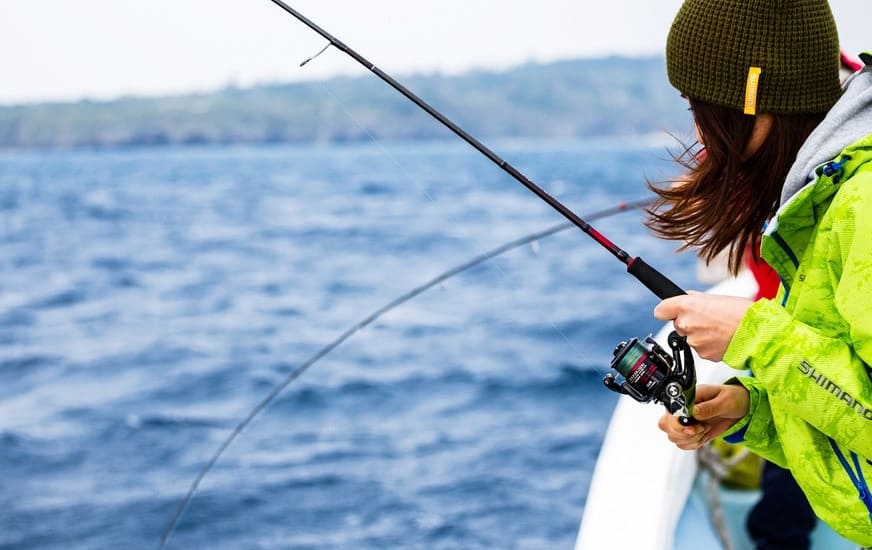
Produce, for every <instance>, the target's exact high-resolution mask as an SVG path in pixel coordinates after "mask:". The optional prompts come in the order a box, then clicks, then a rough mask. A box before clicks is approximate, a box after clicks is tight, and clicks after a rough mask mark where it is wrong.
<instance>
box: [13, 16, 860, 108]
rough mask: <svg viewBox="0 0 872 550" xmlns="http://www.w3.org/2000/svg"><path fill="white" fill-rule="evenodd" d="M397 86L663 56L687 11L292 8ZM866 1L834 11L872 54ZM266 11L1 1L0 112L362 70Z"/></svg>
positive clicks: (846, 40) (851, 37)
mask: <svg viewBox="0 0 872 550" xmlns="http://www.w3.org/2000/svg"><path fill="white" fill-rule="evenodd" d="M286 1H287V2H288V3H289V4H290V5H291V6H292V7H294V8H295V9H297V10H298V11H300V12H302V13H303V14H304V15H305V16H307V17H308V18H309V19H311V20H313V21H314V22H315V23H316V24H318V25H320V26H321V27H322V28H324V29H326V30H327V31H328V32H330V33H332V34H333V35H334V36H335V37H337V38H338V39H340V40H342V41H343V42H345V43H346V44H347V45H348V46H349V47H351V48H353V49H355V50H357V51H358V52H359V53H360V54H362V55H363V56H364V57H366V58H367V59H369V60H370V61H372V62H373V63H375V64H376V65H378V66H379V67H380V68H381V69H383V70H385V71H386V72H388V73H389V74H391V75H394V76H398V75H407V74H411V73H421V72H425V73H432V72H442V73H458V72H463V71H466V70H470V69H502V68H508V67H512V66H515V65H519V64H522V63H525V62H530V61H538V62H547V61H553V60H557V59H570V58H579V57H596V56H603V55H610V54H618V55H662V53H663V50H664V45H665V42H666V35H667V33H668V30H669V25H670V23H671V21H672V18H673V17H674V15H675V12H676V11H677V10H678V8H679V6H680V5H681V0H527V1H524V2H521V1H519V0H438V1H436V0H369V1H363V0H286ZM868 2H869V0H830V5H831V6H832V9H833V13H834V15H835V18H836V22H837V24H838V25H839V29H840V35H841V40H842V44H843V46H844V48H845V49H846V50H847V51H849V52H853V53H857V52H859V51H862V50H863V49H867V50H869V49H872V39H869V38H868V36H870V34H869V30H868V26H869V25H868V21H869V18H868V16H867V15H868V13H864V11H868ZM325 44H326V41H325V40H324V39H323V38H321V37H319V36H318V35H317V34H315V33H314V32H313V31H311V30H310V29H308V28H307V27H305V26H304V25H303V24H302V23H300V22H298V21H297V20H296V19H294V18H292V17H291V16H290V15H288V14H286V13H285V12H284V11H283V10H282V9H281V8H279V7H278V6H276V5H275V4H273V2H271V1H270V0H147V1H143V0H139V1H133V0H40V1H36V0H0V75H2V77H0V78H2V79H0V104H4V105H10V104H20V103H36V102H43V101H75V100H79V99H85V98H87V99H93V100H103V99H112V98H116V97H120V96H125V95H139V96H142V95H166V94H174V93H185V92H198V91H208V90H213V89H216V88H221V87H224V86H228V85H236V86H250V85H254V84H260V83H268V82H291V81H299V80H315V79H321V78H325V77H327V76H333V75H338V74H344V75H362V74H366V73H367V71H366V70H365V69H363V67H361V66H360V65H358V64H357V63H355V62H354V61H353V60H352V59H350V58H349V57H347V56H346V55H344V54H342V53H340V52H339V51H337V50H336V49H335V48H330V49H328V50H327V51H326V52H325V53H324V54H323V55H321V56H320V57H318V58H317V59H316V60H314V61H312V62H311V63H309V64H307V65H306V66H305V67H302V68H301V67H300V66H299V64H300V62H301V61H303V60H304V59H306V58H307V57H309V56H311V55H313V54H315V53H317V52H318V50H320V49H321V48H322V47H323V46H324V45H325Z"/></svg>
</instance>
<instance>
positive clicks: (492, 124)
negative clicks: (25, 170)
mask: <svg viewBox="0 0 872 550" xmlns="http://www.w3.org/2000/svg"><path fill="white" fill-rule="evenodd" d="M397 79H398V80H400V81H401V82H402V83H403V84H404V85H406V86H407V87H408V88H409V89H411V90H413V91H414V92H415V93H416V94H417V95H419V96H420V97H421V98H422V99H424V100H425V101H427V102H428V103H430V104H431V105H433V106H434V107H435V108H436V109H438V110H440V111H442V112H443V113H445V115H446V116H448V117H449V118H451V119H452V120H454V121H455V122H457V123H458V124H459V125H461V126H462V127H463V128H465V129H466V130H467V131H469V132H470V133H472V134H473V135H475V136H479V137H482V138H496V137H500V138H515V137H517V138H538V137H543V138H567V137H586V136H615V135H636V134H646V133H653V132H662V131H680V130H682V129H684V128H685V127H686V126H687V125H688V124H689V119H688V116H687V113H686V111H685V110H686V105H685V104H684V102H683V101H682V100H681V98H680V97H679V96H678V94H677V93H676V92H675V91H674V89H673V88H671V87H670V86H669V84H668V82H667V81H666V78H665V69H664V67H663V59H662V58H660V57H648V58H624V57H611V58H602V59H585V60H573V61H560V62H554V63H548V64H527V65H523V66H520V67H517V68H514V69H511V70H506V71H501V72H490V71H474V72H469V73H465V74H462V75H457V76H445V75H440V74H428V75H409V76H403V75H397ZM448 136H449V131H448V130H447V129H445V128H444V127H442V125H440V124H439V123H438V122H436V121H434V120H433V119H432V118H431V117H430V116H429V115H427V114H426V113H424V112H423V111H421V110H420V109H419V108H418V107H416V106H415V105H413V104H412V103H411V102H409V101H408V100H407V99H405V98H404V97H402V96H401V95H400V94H398V93H397V92H396V91H395V90H393V89H391V88H390V87H389V86H387V85H386V84H385V83H384V82H382V81H381V80H379V79H378V78H376V77H375V76H373V75H365V76H360V77H337V78H331V79H329V80H324V81H318V82H305V83H293V84H271V85H260V86H254V87H251V88H235V87H229V88H225V89H223V90H219V91H215V92H212V93H204V94H191V95H179V96H169V97H149V98H146V97H142V98H140V97H131V98H121V99H117V100H113V101H102V102H95V101H79V102H75V103H46V104H36V105H13V106H0V148H69V147H123V146H142V145H166V144H231V143H234V144H235V143H304V142H341V141H355V140H366V139H371V138H373V137H374V138H376V139H382V140H393V139H440V138H446V137H448Z"/></svg>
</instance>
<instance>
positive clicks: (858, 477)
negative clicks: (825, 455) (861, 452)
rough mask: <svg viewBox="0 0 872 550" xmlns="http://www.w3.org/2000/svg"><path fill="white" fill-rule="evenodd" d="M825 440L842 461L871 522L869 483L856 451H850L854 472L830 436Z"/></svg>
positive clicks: (871, 510) (871, 496)
mask: <svg viewBox="0 0 872 550" xmlns="http://www.w3.org/2000/svg"><path fill="white" fill-rule="evenodd" d="M827 440H829V442H830V447H832V448H833V452H835V453H836V456H837V457H838V458H839V462H841V463H842V468H844V470H845V472H847V474H848V477H849V478H851V483H853V484H854V487H855V488H856V489H857V492H858V493H859V496H860V500H861V501H862V502H863V504H865V505H866V509H867V510H868V511H869V521H870V522H872V493H870V492H869V485H867V484H866V478H865V477H863V470H862V469H861V468H860V459H859V458H858V457H857V453H855V452H854V451H851V460H852V461H853V462H854V466H855V467H856V468H857V471H856V472H854V469H853V468H851V465H850V464H848V459H847V458H845V455H844V454H842V451H841V449H839V446H838V445H836V442H835V441H833V439H832V438H831V437H827Z"/></svg>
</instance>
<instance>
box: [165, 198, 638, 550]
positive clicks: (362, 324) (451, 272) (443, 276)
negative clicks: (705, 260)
mask: <svg viewBox="0 0 872 550" xmlns="http://www.w3.org/2000/svg"><path fill="white" fill-rule="evenodd" d="M650 204H651V200H650V199H640V200H636V201H630V202H624V201H622V202H620V203H618V204H616V205H615V206H612V207H609V208H606V209H604V210H600V211H598V212H594V213H592V214H590V215H589V218H590V219H592V220H594V219H602V218H607V217H610V216H613V215H615V214H620V213H621V212H628V211H630V210H634V209H638V208H644V207H646V206H649V205H650ZM571 227H574V224H571V223H569V222H563V223H559V224H556V225H553V226H551V227H549V228H546V229H543V230H541V231H537V232H535V233H530V234H528V235H525V236H523V237H520V238H517V239H514V240H512V241H509V242H507V243H504V244H501V245H499V246H497V247H495V248H492V249H491V250H489V251H487V252H484V253H482V254H479V255H477V256H475V257H474V258H471V259H469V260H467V261H465V262H463V263H461V264H458V265H456V266H455V267H452V268H451V269H448V270H446V271H443V272H442V273H440V274H439V275H437V276H435V277H433V278H432V279H430V280H429V281H427V282H425V283H423V284H420V285H418V286H416V287H415V288H413V289H411V290H409V291H408V292H406V293H404V294H402V295H400V296H398V297H396V298H394V299H393V300H391V301H390V302H388V303H386V304H385V305H383V306H381V307H380V308H378V309H376V310H375V311H373V312H372V313H370V314H369V315H367V316H366V317H364V318H363V319H361V320H360V321H358V322H357V323H355V324H354V325H352V326H351V327H349V328H348V329H346V330H345V332H343V333H342V334H340V335H339V336H338V337H336V338H335V339H334V340H333V341H331V342H330V343H328V344H327V345H325V346H323V347H322V348H321V349H320V350H318V351H317V352H315V354H314V355H312V356H311V357H310V358H309V359H307V360H306V361H304V362H303V363H301V364H300V365H299V366H298V367H297V368H295V369H294V370H293V371H291V372H290V373H289V374H288V375H287V376H285V378H284V379H283V380H281V381H280V382H279V383H278V384H276V385H275V386H273V388H272V390H270V392H269V393H268V394H267V395H266V396H265V397H264V398H263V399H261V400H260V402H258V403H257V405H255V406H254V408H253V409H252V410H251V411H250V412H249V413H248V414H247V415H246V416H245V418H243V419H242V420H241V421H240V422H239V424H237V425H236V427H235V428H234V429H233V431H232V432H230V435H228V436H227V437H226V438H225V439H224V441H223V442H222V443H221V445H220V446H219V447H218V450H217V451H215V453H214V454H213V455H212V457H211V458H210V459H209V461H208V462H207V463H206V465H205V466H203V468H202V469H201V470H200V472H199V473H198V474H197V477H196V478H195V479H194V481H193V483H192V484H191V486H190V487H189V488H188V492H187V493H186V494H185V497H184V498H183V499H182V500H181V502H179V505H178V506H177V507H176V511H175V513H174V514H173V516H172V518H171V519H170V521H169V522H168V523H167V526H166V527H165V528H164V532H163V534H162V535H161V539H160V544H159V545H158V548H159V549H160V548H163V547H164V546H165V544H166V542H167V540H169V537H170V536H171V535H172V533H173V531H174V530H175V527H176V525H177V524H178V522H179V520H180V519H181V518H182V516H183V515H184V513H185V510H187V508H188V505H189V504H190V503H191V499H192V498H193V497H194V493H196V492H197V488H198V487H199V486H200V483H201V482H202V481H203V478H204V477H206V474H208V473H209V471H210V470H211V469H212V467H213V466H214V465H215V463H217V462H218V459H219V458H221V455H222V454H224V451H225V450H227V447H229V446H230V444H231V443H233V441H234V440H235V439H236V438H237V437H238V436H239V435H240V434H241V433H242V432H243V431H244V430H245V428H246V427H247V426H248V425H249V424H250V423H251V421H252V420H254V418H255V417H256V416H257V415H258V414H259V413H260V412H261V411H263V410H264V409H265V408H266V407H267V405H269V404H270V403H271V402H272V401H273V400H274V399H275V398H276V397H277V396H278V395H279V394H280V393H281V392H282V391H283V390H284V389H285V388H286V387H288V386H289V385H290V384H291V383H292V382H293V381H294V380H296V379H297V378H299V377H300V375H302V374H303V373H304V372H305V371H306V370H308V369H309V367H311V366H312V365H314V364H315V363H316V362H318V361H320V360H321V359H323V358H324V357H325V356H326V355H327V354H328V353H330V352H331V351H333V350H334V349H336V348H337V347H338V346H339V345H340V344H342V343H343V342H345V341H346V340H348V339H349V338H351V337H352V336H353V335H354V334H355V333H357V332H359V331H360V330H362V329H364V328H366V327H367V326H369V325H370V324H371V323H373V322H374V321H376V320H377V319H378V318H380V317H381V316H382V315H384V314H385V313H387V312H389V311H391V310H393V309H395V308H397V307H399V306H400V305H402V304H404V303H406V302H408V301H409V300H411V299H412V298H414V297H416V296H418V295H420V294H422V293H423V292H425V291H427V290H429V289H431V288H433V287H434V286H436V285H438V284H439V283H442V282H445V281H446V280H448V279H450V278H451V277H454V276H455V275H459V274H460V273H463V272H464V271H467V270H469V269H471V268H473V267H475V266H477V265H479V264H481V263H482V262H485V261H487V260H490V259H491V258H494V257H496V256H499V255H500V254H503V253H505V252H508V251H509V250H513V249H515V248H518V247H520V246H523V245H525V244H529V243H532V242H534V241H538V240H539V239H543V238H545V237H548V236H550V235H554V234H555V233H559V232H560V231H564V230H566V229H569V228H571Z"/></svg>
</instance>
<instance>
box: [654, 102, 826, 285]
mask: <svg viewBox="0 0 872 550" xmlns="http://www.w3.org/2000/svg"><path fill="white" fill-rule="evenodd" d="M689 101H690V107H691V110H692V111H693V117H694V120H695V122H696V125H697V129H698V132H699V134H700V137H701V140H702V142H703V143H693V144H690V145H683V151H682V152H681V153H680V154H677V155H675V156H674V158H675V160H676V161H677V162H678V163H679V164H681V165H682V166H683V167H684V168H686V169H687V174H686V175H685V176H683V177H682V178H680V180H679V181H677V182H659V184H656V183H650V182H649V184H648V186H649V188H650V189H651V190H652V191H653V192H654V193H655V194H656V195H657V198H656V200H655V201H654V203H653V204H652V206H651V207H650V208H649V209H648V214H649V218H648V220H647V221H646V222H645V223H646V225H647V226H648V227H649V228H650V229H651V230H653V231H654V233H655V234H657V235H659V236H661V237H663V238H666V239H671V240H677V241H682V242H683V244H682V245H681V246H680V247H679V250H685V249H688V248H694V249H697V253H698V254H699V256H700V257H701V258H702V259H703V260H704V261H706V262H710V261H711V260H713V259H714V258H715V256H717V255H718V254H719V253H720V252H721V251H723V250H725V249H727V250H729V269H730V272H731V273H732V274H734V275H735V274H737V273H738V272H739V270H740V269H741V267H742V258H743V255H744V252H745V249H746V248H747V247H748V246H753V247H757V246H759V243H760V235H761V233H762V231H763V226H764V224H765V223H766V221H767V220H769V219H770V218H771V217H772V216H773V215H774V214H775V211H776V210H777V208H778V200H779V197H780V195H781V188H782V186H783V185H784V179H785V177H786V176H787V172H788V171H789V170H790V167H791V165H792V164H793V162H794V161H795V160H796V154H797V152H798V151H799V148H800V146H802V144H803V142H804V141H805V139H806V138H807V137H808V135H809V134H810V133H811V131H812V130H814V128H815V127H816V126H817V125H818V124H820V122H821V120H823V117H824V114H815V115H772V117H773V122H772V128H771V130H770V131H769V134H768V135H767V136H766V138H765V139H764V141H763V143H762V144H761V145H760V146H759V147H758V148H757V150H756V151H754V152H752V153H751V154H750V155H749V154H748V153H746V151H747V148H748V142H749V140H750V139H751V135H752V133H753V130H754V122H755V120H756V119H755V117H752V116H747V115H745V114H744V113H742V112H741V111H739V110H736V109H732V108H728V107H720V106H717V105H712V104H710V103H704V102H701V101H697V100H694V99H690V100H689ZM700 146H703V147H704V152H703V150H702V149H701V147H700Z"/></svg>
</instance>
